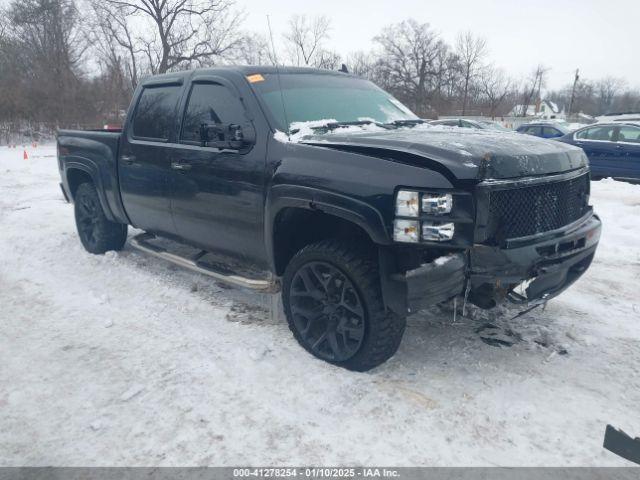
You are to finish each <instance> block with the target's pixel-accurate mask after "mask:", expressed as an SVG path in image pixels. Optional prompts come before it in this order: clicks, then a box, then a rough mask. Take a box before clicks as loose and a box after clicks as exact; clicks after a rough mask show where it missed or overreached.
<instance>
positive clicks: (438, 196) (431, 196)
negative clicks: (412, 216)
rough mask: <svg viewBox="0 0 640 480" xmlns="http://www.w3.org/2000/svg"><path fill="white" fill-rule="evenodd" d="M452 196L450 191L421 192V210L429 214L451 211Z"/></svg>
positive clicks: (441, 213) (442, 213)
mask: <svg viewBox="0 0 640 480" xmlns="http://www.w3.org/2000/svg"><path fill="white" fill-rule="evenodd" d="M452 207H453V196H452V195H451V194H450V193H424V194H422V211H423V212H424V213H428V214H430V215H444V214H446V213H451V208H452Z"/></svg>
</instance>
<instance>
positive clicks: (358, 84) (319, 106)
mask: <svg viewBox="0 0 640 480" xmlns="http://www.w3.org/2000/svg"><path fill="white" fill-rule="evenodd" d="M256 77H257V78H258V80H257V81H256V80H253V81H251V86H252V87H253V88H254V89H255V91H256V92H257V93H258V95H259V96H260V97H262V99H263V100H264V103H265V104H266V106H267V108H268V109H269V111H270V113H271V115H272V117H273V119H274V120H275V122H276V126H277V128H278V129H279V130H283V131H288V130H289V126H290V125H291V124H293V123H296V122H311V121H317V120H332V121H337V122H358V121H373V122H377V123H391V122H394V121H401V120H416V119H418V117H417V116H416V115H415V114H414V113H413V112H412V111H411V110H409V109H408V108H407V107H406V106H404V105H403V104H402V103H400V102H399V101H398V100H396V99H395V98H393V97H392V96H391V95H389V94H388V93H387V92H385V91H384V90H382V89H380V88H378V87H376V86H375V85H374V84H373V83H371V82H369V81H368V80H363V79H360V78H355V77H351V76H347V75H344V76H341V75H326V74H325V75H323V74H312V73H282V74H280V84H281V85H282V96H281V95H280V88H279V83H278V78H277V75H276V74H262V75H255V76H253V78H254V79H255V78H256ZM283 98H284V103H285V108H286V120H288V123H289V124H288V125H287V121H286V120H285V114H284V112H283V109H282V101H283Z"/></svg>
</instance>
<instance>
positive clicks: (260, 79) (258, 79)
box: [247, 73, 264, 83]
mask: <svg viewBox="0 0 640 480" xmlns="http://www.w3.org/2000/svg"><path fill="white" fill-rule="evenodd" d="M247 80H249V83H257V82H264V77H263V76H262V75H260V74H259V73H254V74H253V75H247Z"/></svg>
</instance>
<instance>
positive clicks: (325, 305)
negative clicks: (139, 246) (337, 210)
mask: <svg viewBox="0 0 640 480" xmlns="http://www.w3.org/2000/svg"><path fill="white" fill-rule="evenodd" d="M381 298H382V294H381V291H380V277H379V274H378V268H377V264H376V262H375V261H374V260H373V259H372V258H370V256H369V255H367V253H366V252H364V251H362V250H361V249H360V248H358V247H356V246H353V245H349V244H347V243H344V242H340V241H337V240H327V241H322V242H319V243H315V244H312V245H309V246H307V247H305V248H303V249H302V250H301V251H300V252H298V253H297V254H296V255H295V256H294V258H293V259H292V260H291V262H289V265H288V266H287V269H286V271H285V275H284V279H283V303H284V308H285V314H286V316H287V321H288V323H289V328H290V329H291V331H292V332H293V334H294V336H295V338H296V340H298V342H299V343H300V344H301V345H302V346H303V347H304V348H305V349H306V350H307V351H309V352H310V353H312V354H313V355H315V356H316V357H318V358H321V359H322V360H325V361H327V362H330V363H334V364H336V365H340V366H342V367H345V368H348V369H350V370H357V371H366V370H370V369H371V368H374V367H376V366H378V365H380V364H381V363H384V362H385V361H386V360H388V359H389V358H390V357H391V356H393V354H394V353H395V352H396V350H397V349H398V347H399V345H400V341H401V339H402V335H403V333H404V328H405V321H404V318H400V317H399V316H397V315H395V314H393V313H392V312H389V311H386V310H385V308H384V305H383V303H382V300H381Z"/></svg>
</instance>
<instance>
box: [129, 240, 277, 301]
mask: <svg viewBox="0 0 640 480" xmlns="http://www.w3.org/2000/svg"><path fill="white" fill-rule="evenodd" d="M154 238H155V236H154V235H152V234H150V233H141V234H140V235H136V236H135V237H133V238H132V239H131V240H130V243H131V246H133V247H134V248H137V249H138V250H140V251H142V252H145V253H148V254H149V255H153V256H154V257H158V258H162V259H164V260H167V261H169V262H171V263H173V264H175V265H179V266H181V267H184V268H187V269H189V270H193V271H194V272H198V273H202V274H204V275H208V276H209V277H213V278H215V279H216V280H218V281H220V282H224V283H228V284H229V285H233V286H236V287H242V288H248V289H250V290H255V291H258V292H263V293H277V292H279V291H280V285H279V283H278V282H277V281H275V280H271V281H269V280H257V279H253V278H245V277H241V276H239V275H233V274H227V273H223V272H220V271H218V270H215V269H214V268H213V267H212V266H211V265H208V264H205V263H203V262H200V261H199V259H200V258H202V257H203V256H204V255H206V253H207V252H200V253H199V254H197V255H195V256H193V257H191V258H186V257H181V256H180V255H176V254H174V253H171V252H168V251H167V250H166V249H164V248H162V247H158V246H157V245H153V244H151V243H150V242H149V240H152V239H154Z"/></svg>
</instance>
